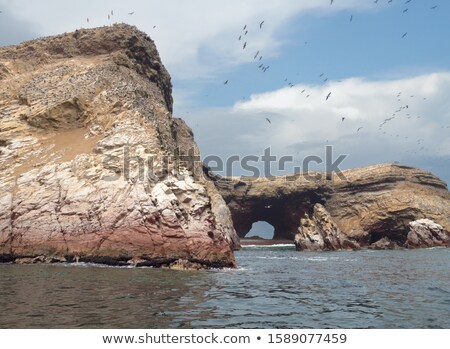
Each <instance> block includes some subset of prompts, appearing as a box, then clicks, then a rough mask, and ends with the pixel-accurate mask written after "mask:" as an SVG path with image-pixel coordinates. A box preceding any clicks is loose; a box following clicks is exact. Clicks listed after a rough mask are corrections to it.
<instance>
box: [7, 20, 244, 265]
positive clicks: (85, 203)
mask: <svg viewBox="0 0 450 349" xmlns="http://www.w3.org/2000/svg"><path fill="white" fill-rule="evenodd" d="M0 82H1V83H0V167H1V171H0V261H3V262H7V261H16V262H33V261H68V262H70V261H88V262H100V263H108V264H133V265H152V266H164V265H177V266H179V265H189V266H194V267H233V266H234V264H235V262H234V256H233V252H232V248H233V247H236V246H237V245H238V239H237V237H236V235H235V231H234V228H233V226H232V222H231V217H230V213H229V211H228V208H227V207H226V205H225V202H224V201H223V199H222V197H221V195H220V194H219V193H218V191H217V189H216V187H215V186H214V185H213V184H212V182H210V181H209V179H207V178H205V176H204V175H203V171H202V167H201V164H199V163H198V162H197V161H196V160H195V159H196V157H197V156H198V149H197V147H196V145H195V143H194V141H193V137H192V132H191V130H190V129H189V128H188V127H187V126H186V125H185V124H184V122H183V121H181V120H179V119H175V118H173V117H172V114H171V113H172V91H171V82H170V76H169V74H168V73H167V71H166V69H165V68H164V66H163V65H162V63H161V60H160V58H159V55H158V52H157V50H156V47H155V45H154V43H153V41H152V40H151V39H150V38H149V37H148V36H146V35H145V34H144V33H142V32H140V31H138V30H137V29H136V28H134V27H131V26H128V25H114V26H109V27H104V28H98V29H89V30H78V31H76V32H74V33H69V34H63V35H59V36H54V37H48V38H43V39H39V40H34V41H30V42H25V43H23V44H21V45H18V46H13V47H3V48H0Z"/></svg>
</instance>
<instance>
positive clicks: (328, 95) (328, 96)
mask: <svg viewBox="0 0 450 349" xmlns="http://www.w3.org/2000/svg"><path fill="white" fill-rule="evenodd" d="M330 96H331V92H329V93H328V94H327V98H326V99H325V100H326V101H328V98H330Z"/></svg>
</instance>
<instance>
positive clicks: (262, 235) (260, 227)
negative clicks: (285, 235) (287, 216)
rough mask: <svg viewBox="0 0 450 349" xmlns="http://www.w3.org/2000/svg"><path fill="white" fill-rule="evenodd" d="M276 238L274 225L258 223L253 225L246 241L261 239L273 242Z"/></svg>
mask: <svg viewBox="0 0 450 349" xmlns="http://www.w3.org/2000/svg"><path fill="white" fill-rule="evenodd" d="M274 236H275V228H274V226H273V225H272V224H270V223H267V222H266V221H257V222H254V223H253V224H252V228H251V229H250V230H249V232H248V233H247V234H245V237H244V238H245V239H261V240H272V239H273V238H274Z"/></svg>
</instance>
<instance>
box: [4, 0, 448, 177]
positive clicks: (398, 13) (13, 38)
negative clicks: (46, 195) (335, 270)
mask: <svg viewBox="0 0 450 349" xmlns="http://www.w3.org/2000/svg"><path fill="white" fill-rule="evenodd" d="M405 3H406V0H403V1H400V0H392V2H391V3H389V2H388V0H379V1H378V2H377V3H375V2H374V0H334V2H333V5H330V0H280V1H277V2H274V1H270V2H269V1H257V0H247V1H238V0H231V1H227V2H219V1H210V0H191V1H182V0H169V1H156V0H153V1H143V0H130V1H119V0H108V1H106V0H100V1H99V0H97V1H92V0H91V1H87V0H80V1H76V2H62V1H58V0H43V1H39V2H37V1H26V0H15V1H10V0H9V1H8V0H0V11H2V13H1V14H0V44H1V45H6V44H15V43H18V42H21V41H23V40H27V39H32V38H36V37H39V36H42V35H51V34H57V33H61V32H67V31H73V30H75V29H77V28H80V27H95V26H102V25H108V24H112V23H114V22H127V23H130V24H133V25H136V26H137V27H138V28H139V29H141V30H143V31H145V32H146V33H147V34H149V35H150V36H151V37H152V38H153V39H154V40H155V42H156V45H157V47H158V49H159V51H160V54H161V57H162V60H163V63H164V64H165V65H166V67H167V68H168V70H169V72H170V73H171V76H172V82H173V85H174V100H175V104H174V116H178V117H182V118H183V119H185V120H186V121H187V123H188V124H189V125H190V126H191V127H192V129H193V131H194V134H195V138H196V141H197V143H198V144H199V146H200V149H201V151H202V155H203V156H204V157H206V156H207V155H211V154H213V155H219V156H221V157H223V158H227V157H229V156H231V155H235V154H237V155H241V156H245V155H259V156H260V155H262V152H263V150H264V149H266V148H267V147H271V150H272V153H274V154H275V155H278V156H283V155H292V156H293V157H294V158H295V163H293V164H292V166H290V167H288V169H287V172H286V171H276V169H274V173H276V174H285V173H288V172H289V171H292V170H293V167H294V166H296V165H299V164H300V163H301V160H302V159H303V158H304V157H306V156H308V155H318V156H323V154H324V152H325V146H326V145H333V146H334V152H335V154H347V158H346V160H345V161H344V162H343V164H342V168H352V167H359V166H366V165H370V164H376V163H385V162H394V161H398V162H400V163H402V164H406V165H412V166H417V167H421V168H424V169H426V170H429V171H431V172H433V173H435V174H436V175H438V176H440V177H441V178H442V179H444V180H445V181H447V182H450V137H449V134H450V128H449V127H450V99H449V98H448V96H447V95H448V93H449V91H450V45H449V44H448V42H449V39H448V38H449V37H450V24H449V21H448V14H449V13H450V2H449V1H444V0H411V1H410V2H409V3H406V4H405ZM433 6H437V7H436V8H435V9H431V7H433ZM405 9H408V11H406V12H403V11H404V10H405ZM111 10H113V11H114V15H113V16H112V17H111V19H110V20H108V18H107V15H108V13H110V11H111ZM129 12H134V14H133V15H128V13H129ZM351 16H352V21H350V18H351ZM86 18H89V19H90V20H89V23H87V21H86ZM263 20H264V24H263V26H262V28H259V23H260V22H261V21H263ZM244 25H247V28H246V30H248V34H247V35H243V34H244V32H243V27H244ZM154 26H156V27H155V28H154ZM404 33H407V35H406V36H405V37H404V38H402V36H403V34H404ZM240 35H242V36H243V40H241V41H239V40H238V37H239V36H240ZM243 41H246V42H247V47H246V49H245V50H244V49H242V43H243ZM257 51H259V52H260V55H262V56H263V59H262V60H261V62H262V63H263V64H264V66H267V65H269V66H270V68H269V69H268V70H267V71H266V72H265V73H263V72H262V71H261V70H260V69H258V68H257V66H258V65H259V64H260V63H259V61H258V62H257V63H256V62H255V61H254V59H253V57H254V55H255V54H256V52H257ZM257 59H259V55H258V58H257ZM322 73H323V76H320V75H321V74H322ZM326 78H327V79H328V80H327V81H324V80H325V79H326ZM285 79H287V81H285ZM226 80H228V81H229V82H228V84H227V85H224V81H226ZM289 82H290V83H292V84H295V86H294V87H292V88H290V87H289V86H288V83H289ZM303 90H305V92H304V93H301V91H303ZM330 92H331V95H330V98H329V100H325V99H326V96H327V95H328V93H330ZM400 92H401V93H400ZM308 95H309V97H306V96H308ZM406 106H408V107H406ZM343 117H345V120H344V121H342V118H343ZM391 117H393V119H391V120H388V121H386V122H385V120H386V119H387V118H391ZM266 118H269V119H270V120H271V124H269V123H268V122H267V121H266ZM383 123H384V124H383ZM380 125H382V126H381V128H380ZM360 127H362V128H361V129H360V131H357V130H358V129H359V128H360ZM317 168H318V169H322V168H321V167H320V166H318V167H317ZM233 174H235V175H240V174H248V173H246V172H245V171H243V170H242V169H240V168H238V167H236V168H235V172H234V173H233Z"/></svg>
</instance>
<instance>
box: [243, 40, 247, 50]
mask: <svg viewBox="0 0 450 349" xmlns="http://www.w3.org/2000/svg"><path fill="white" fill-rule="evenodd" d="M246 47H247V41H246V42H244V46H242V49H243V50H245V48H246Z"/></svg>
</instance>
